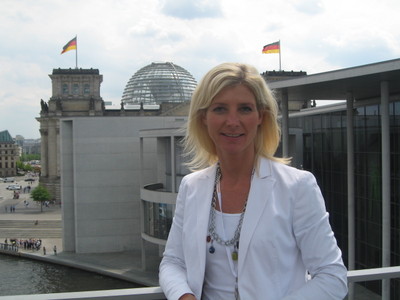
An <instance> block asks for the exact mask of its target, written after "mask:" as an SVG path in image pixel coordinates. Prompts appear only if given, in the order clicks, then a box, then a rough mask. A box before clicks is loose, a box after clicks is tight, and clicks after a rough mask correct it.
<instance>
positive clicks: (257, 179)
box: [238, 158, 275, 270]
mask: <svg viewBox="0 0 400 300" xmlns="http://www.w3.org/2000/svg"><path fill="white" fill-rule="evenodd" d="M274 183H275V179H273V178H272V174H271V165H270V161H269V160H267V159H264V158H262V159H260V168H259V171H258V172H257V171H256V172H255V173H254V177H253V180H252V183H251V187H250V192H249V196H248V200H247V207H246V213H245V216H244V219H243V226H242V230H241V233H240V241H239V248H240V250H239V251H240V252H239V262H238V268H239V270H241V268H242V266H243V263H244V260H245V259H246V255H247V252H248V248H249V244H250V241H251V239H252V237H253V234H254V231H255V229H256V227H257V224H258V223H259V221H260V218H261V216H262V215H263V212H264V209H265V206H266V204H267V202H268V200H269V199H270V198H271V195H272V190H273V186H274Z"/></svg>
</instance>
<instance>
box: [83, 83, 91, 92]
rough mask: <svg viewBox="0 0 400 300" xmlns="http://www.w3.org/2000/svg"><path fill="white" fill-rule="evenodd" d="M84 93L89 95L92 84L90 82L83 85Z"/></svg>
mask: <svg viewBox="0 0 400 300" xmlns="http://www.w3.org/2000/svg"><path fill="white" fill-rule="evenodd" d="M83 93H84V94H85V95H89V93H90V86H89V84H87V83H86V84H85V85H84V86H83Z"/></svg>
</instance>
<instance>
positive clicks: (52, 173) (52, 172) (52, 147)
mask: <svg viewBox="0 0 400 300" xmlns="http://www.w3.org/2000/svg"><path fill="white" fill-rule="evenodd" d="M51 122H52V124H50V126H49V129H48V132H49V134H48V161H47V162H48V166H47V168H48V176H49V178H55V177H57V138H58V136H57V129H56V124H54V120H51Z"/></svg>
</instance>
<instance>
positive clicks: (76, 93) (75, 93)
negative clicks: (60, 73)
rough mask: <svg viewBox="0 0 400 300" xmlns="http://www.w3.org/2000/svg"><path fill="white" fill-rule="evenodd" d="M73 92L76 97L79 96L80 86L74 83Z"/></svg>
mask: <svg viewBox="0 0 400 300" xmlns="http://www.w3.org/2000/svg"><path fill="white" fill-rule="evenodd" d="M72 92H73V94H74V95H78V94H79V84H77V83H74V85H73V87H72Z"/></svg>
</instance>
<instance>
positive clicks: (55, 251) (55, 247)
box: [53, 245, 57, 255]
mask: <svg viewBox="0 0 400 300" xmlns="http://www.w3.org/2000/svg"><path fill="white" fill-rule="evenodd" d="M53 251H54V255H57V246H56V245H54V247H53Z"/></svg>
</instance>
